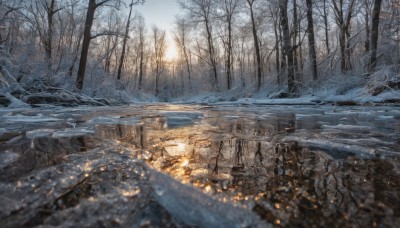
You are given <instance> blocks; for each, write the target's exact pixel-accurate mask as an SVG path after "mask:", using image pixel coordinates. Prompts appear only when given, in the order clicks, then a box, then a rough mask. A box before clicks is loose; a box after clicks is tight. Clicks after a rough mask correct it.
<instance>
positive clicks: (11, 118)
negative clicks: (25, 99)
mask: <svg viewBox="0 0 400 228" xmlns="http://www.w3.org/2000/svg"><path fill="white" fill-rule="evenodd" d="M5 119H7V121H8V122H23V123H37V122H56V121H60V120H61V119H57V118H52V117H44V116H40V115H38V116H24V115H16V116H6V117H5Z"/></svg>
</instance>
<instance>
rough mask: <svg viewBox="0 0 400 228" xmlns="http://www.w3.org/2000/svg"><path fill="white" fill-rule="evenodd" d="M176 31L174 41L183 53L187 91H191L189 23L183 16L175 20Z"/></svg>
mask: <svg viewBox="0 0 400 228" xmlns="http://www.w3.org/2000/svg"><path fill="white" fill-rule="evenodd" d="M175 23H176V32H175V42H176V43H177V44H178V46H179V47H180V49H181V52H182V54H183V58H184V61H185V65H186V71H187V74H188V82H189V92H191V91H192V79H191V74H192V70H191V61H190V58H189V55H190V53H189V51H190V50H189V49H188V39H189V28H190V27H189V24H188V23H187V22H186V20H185V19H184V18H177V20H176V22H175Z"/></svg>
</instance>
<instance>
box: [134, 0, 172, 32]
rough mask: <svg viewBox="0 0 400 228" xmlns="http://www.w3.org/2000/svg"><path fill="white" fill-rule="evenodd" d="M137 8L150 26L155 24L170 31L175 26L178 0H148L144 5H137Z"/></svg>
mask: <svg viewBox="0 0 400 228" xmlns="http://www.w3.org/2000/svg"><path fill="white" fill-rule="evenodd" d="M136 10H137V11H138V12H140V13H141V14H142V15H143V17H144V18H145V21H146V24H147V25H148V26H149V27H151V26H152V25H153V24H154V25H157V26H158V27H159V28H161V29H164V30H167V31H169V30H172V29H173V27H174V25H173V24H174V21H175V15H177V14H178V12H179V6H178V3H177V2H176V0H146V1H145V3H144V4H143V5H139V6H136Z"/></svg>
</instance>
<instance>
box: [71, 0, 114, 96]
mask: <svg viewBox="0 0 400 228" xmlns="http://www.w3.org/2000/svg"><path fill="white" fill-rule="evenodd" d="M111 3H114V4H113V6H119V4H120V0H102V1H96V0H89V3H88V8H87V11H86V20H85V29H84V33H83V41H82V50H81V58H80V62H79V68H78V75H77V77H76V82H75V85H76V88H77V89H78V90H82V87H83V80H84V78H85V71H86V63H87V57H88V53H89V45H90V40H91V39H92V38H95V37H97V36H98V35H97V36H92V34H91V31H92V26H93V21H94V14H95V12H96V10H97V9H98V8H99V7H101V6H104V5H108V6H109V5H110V4H111Z"/></svg>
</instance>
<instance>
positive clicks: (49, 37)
mask: <svg viewBox="0 0 400 228" xmlns="http://www.w3.org/2000/svg"><path fill="white" fill-rule="evenodd" d="M55 4H56V2H55V0H51V2H50V6H49V8H48V9H47V27H48V32H47V37H46V39H47V40H46V45H45V51H46V59H47V77H48V80H49V79H50V77H51V74H52V49H53V44H52V41H53V16H54V14H55V10H54V7H55Z"/></svg>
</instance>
